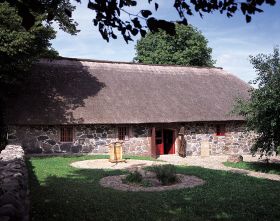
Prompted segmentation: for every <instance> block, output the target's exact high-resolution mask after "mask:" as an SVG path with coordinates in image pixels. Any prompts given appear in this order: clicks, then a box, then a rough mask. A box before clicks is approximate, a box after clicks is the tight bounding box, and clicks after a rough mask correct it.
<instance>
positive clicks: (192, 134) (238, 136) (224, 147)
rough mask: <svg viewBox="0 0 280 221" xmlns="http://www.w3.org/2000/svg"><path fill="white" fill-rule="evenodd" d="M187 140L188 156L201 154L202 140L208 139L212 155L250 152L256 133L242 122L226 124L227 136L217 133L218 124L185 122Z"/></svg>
mask: <svg viewBox="0 0 280 221" xmlns="http://www.w3.org/2000/svg"><path fill="white" fill-rule="evenodd" d="M184 126H185V128H186V131H185V136H184V137H185V140H186V143H187V146H186V149H187V150H186V151H187V156H190V155H194V156H199V155H200V154H201V141H208V142H209V147H210V155H223V154H225V155H228V154H250V148H251V146H252V145H253V142H254V139H255V137H256V134H255V133H254V132H248V131H246V128H245V125H244V123H242V122H231V123H227V124H225V136H217V135H216V127H217V124H213V123H212V124H211V123H192V124H190V123H189V124H185V125H184Z"/></svg>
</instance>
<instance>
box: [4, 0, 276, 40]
mask: <svg viewBox="0 0 280 221" xmlns="http://www.w3.org/2000/svg"><path fill="white" fill-rule="evenodd" d="M3 1H7V2H9V3H10V5H11V6H13V7H16V8H17V9H18V14H19V16H21V17H22V25H23V26H24V27H25V28H26V29H29V28H31V27H32V26H33V25H34V24H35V16H34V13H37V14H47V18H48V21H53V20H55V21H57V22H58V23H59V24H60V27H61V28H62V29H63V28H64V27H65V21H68V26H69V24H71V22H73V21H72V20H71V16H72V9H71V7H73V6H71V4H70V0H32V1H30V0H0V2H3ZM76 1H77V2H81V0H76ZM84 1H86V0H84ZM142 1H143V0H142ZM146 1H147V2H148V3H149V4H150V5H151V7H153V8H154V9H155V10H159V9H160V4H159V3H158V2H157V0H146ZM139 2H140V0H138V1H137V0H88V8H89V9H91V10H93V11H94V12H95V13H94V16H95V17H94V19H93V23H94V25H95V26H97V27H98V29H99V32H100V34H101V35H102V37H103V38H104V39H105V40H107V41H109V39H110V38H113V39H115V38H117V35H116V32H120V33H121V34H122V36H123V38H124V40H125V41H126V42H128V41H130V40H132V36H135V35H137V34H141V36H144V35H145V34H146V30H147V28H148V29H149V30H150V31H151V32H154V31H157V30H159V29H164V30H165V31H167V32H168V33H170V34H174V31H175V26H174V23H175V22H174V21H166V20H162V19H157V18H155V17H154V16H153V14H152V10H151V8H150V9H141V10H140V11H139V12H138V13H136V14H133V13H131V12H129V11H130V9H131V8H133V7H135V6H136V5H137V3H139ZM171 2H173V7H174V9H175V10H176V11H177V12H178V15H179V18H180V19H179V23H183V24H187V16H188V15H193V14H195V13H198V14H199V15H200V16H201V17H203V15H204V14H205V13H212V12H215V11H218V12H220V13H221V14H226V16H227V17H232V16H233V15H234V14H235V13H236V12H237V11H238V10H240V11H241V12H242V14H243V15H244V16H245V18H246V21H247V22H250V21H251V16H252V15H253V14H255V13H256V12H257V13H260V12H263V10H262V9H261V6H263V5H265V4H267V5H275V4H276V0H173V1H171ZM123 14H128V15H129V19H124V17H126V16H123ZM66 23H67V22H66ZM66 26H67V25H66Z"/></svg>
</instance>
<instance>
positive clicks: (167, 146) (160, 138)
mask: <svg viewBox="0 0 280 221" xmlns="http://www.w3.org/2000/svg"><path fill="white" fill-rule="evenodd" d="M174 133H175V132H174V131H173V130H168V129H162V128H158V129H156V136H155V139H156V153H157V155H162V154H174V153H175V145H174V143H175V139H174V138H175V136H174V135H175V134H174Z"/></svg>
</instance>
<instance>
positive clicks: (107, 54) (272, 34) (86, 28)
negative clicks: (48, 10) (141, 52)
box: [52, 0, 280, 82]
mask: <svg viewBox="0 0 280 221" xmlns="http://www.w3.org/2000/svg"><path fill="white" fill-rule="evenodd" d="M87 2H88V1H87V0H82V4H78V3H73V4H75V5H77V8H76V10H75V11H74V13H73V19H74V20H75V21H76V22H78V24H79V26H78V28H79V29H80V30H81V31H80V32H79V33H78V34H77V35H76V36H71V35H69V34H67V33H64V32H63V31H61V30H59V29H58V28H56V30H57V37H56V39H54V40H53V41H52V46H53V47H54V48H55V49H56V50H57V51H58V52H59V54H60V56H64V57H75V58H88V59H97V60H109V61H132V60H133V57H134V56H135V44H136V42H137V39H139V37H136V38H134V41H133V42H130V43H129V44H127V43H126V42H125V41H124V40H123V39H122V37H121V36H119V37H118V39H117V40H113V39H112V40H110V42H109V43H107V42H106V41H105V40H103V38H102V37H101V35H100V33H99V32H98V29H97V28H96V27H95V26H94V25H93V23H92V19H93V18H94V14H93V11H92V10H90V9H88V8H87ZM138 2H141V3H140V4H138V6H137V8H134V9H133V10H132V12H137V11H139V9H153V4H152V5H149V4H148V3H147V2H148V1H147V0H142V1H138ZM157 2H158V3H159V9H158V11H157V12H155V13H154V14H153V16H154V17H156V18H159V19H166V20H172V21H175V20H178V19H179V17H178V14H177V12H176V10H175V8H173V6H172V2H174V1H173V0H169V1H167V0H158V1H157ZM262 9H263V10H264V12H263V13H257V14H256V15H254V16H253V17H252V21H251V22H250V23H246V21H245V17H244V16H243V15H242V14H241V13H240V12H239V13H237V14H236V15H235V16H233V17H232V18H227V17H226V16H225V15H221V14H219V13H213V14H205V15H204V17H203V18H201V17H200V16H198V15H195V16H188V17H187V19H188V22H189V23H190V24H191V25H193V26H195V27H196V28H198V30H200V31H201V32H202V34H203V35H204V36H205V37H206V39H208V46H209V47H211V48H212V49H213V52H212V56H213V59H214V60H216V64H215V66H217V67H222V68H223V69H224V70H226V71H228V72H230V73H232V74H234V75H236V76H238V77H239V78H241V79H242V80H244V81H246V82H249V81H251V80H253V79H254V78H255V77H256V73H255V71H254V69H253V67H252V65H251V64H250V61H249V55H257V54H259V53H264V54H269V53H272V51H273V47H275V46H277V45H279V42H280V13H279V12H280V10H279V9H280V2H279V1H278V2H277V4H276V5H275V6H273V7H271V6H263V7H262ZM130 11H131V10H130ZM123 18H126V15H123Z"/></svg>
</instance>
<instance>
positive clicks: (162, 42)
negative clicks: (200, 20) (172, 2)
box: [134, 24, 214, 66]
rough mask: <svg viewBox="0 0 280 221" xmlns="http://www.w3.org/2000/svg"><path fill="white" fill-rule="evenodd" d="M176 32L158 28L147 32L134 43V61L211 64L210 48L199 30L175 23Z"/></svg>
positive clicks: (191, 64) (212, 62)
mask: <svg viewBox="0 0 280 221" xmlns="http://www.w3.org/2000/svg"><path fill="white" fill-rule="evenodd" d="M175 30H176V34H175V35H169V34H167V33H166V32H165V31H163V30H160V31H158V32H156V33H152V32H148V33H147V35H146V36H145V37H142V38H141V39H140V40H139V41H138V42H137V44H136V47H135V48H136V57H135V58H134V60H135V61H136V62H140V63H145V64H178V65H190V66H213V64H214V61H213V60H212V57H211V52H212V49H211V48H209V47H207V40H206V39H205V37H204V36H203V35H202V33H201V32H200V31H198V30H197V29H196V28H194V27H192V26H191V25H188V26H185V25H179V24H177V25H176V29H175Z"/></svg>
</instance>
